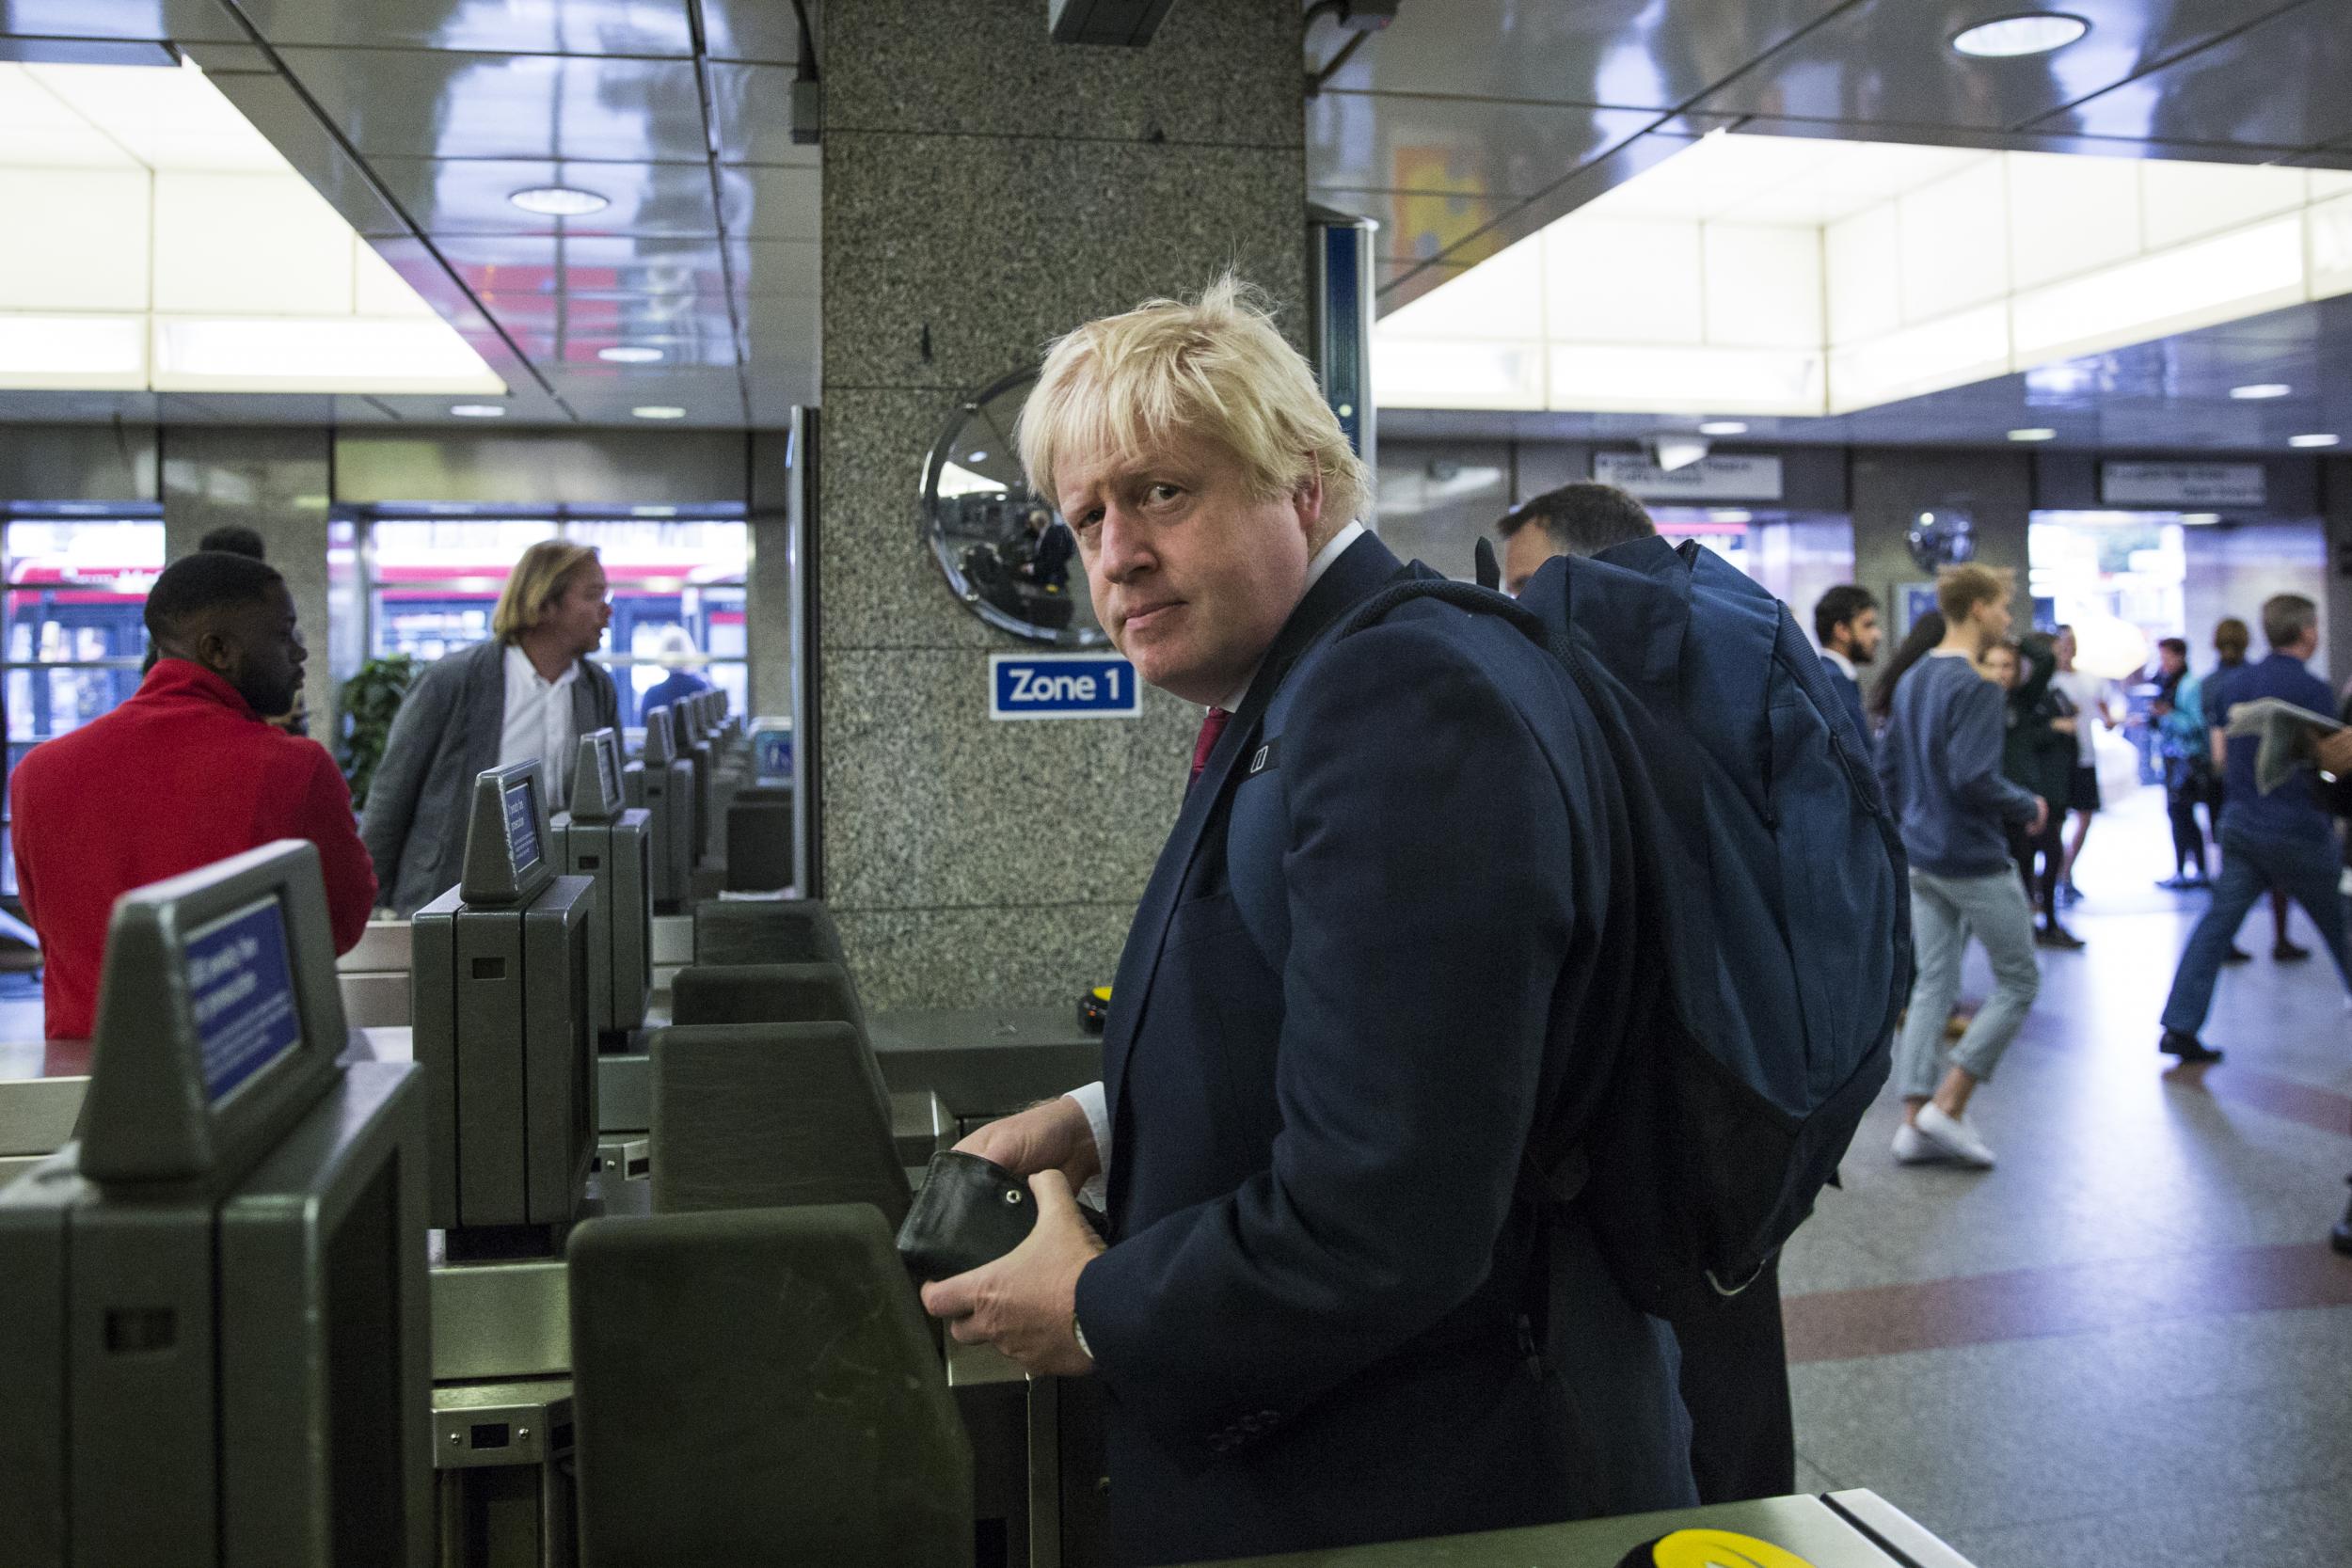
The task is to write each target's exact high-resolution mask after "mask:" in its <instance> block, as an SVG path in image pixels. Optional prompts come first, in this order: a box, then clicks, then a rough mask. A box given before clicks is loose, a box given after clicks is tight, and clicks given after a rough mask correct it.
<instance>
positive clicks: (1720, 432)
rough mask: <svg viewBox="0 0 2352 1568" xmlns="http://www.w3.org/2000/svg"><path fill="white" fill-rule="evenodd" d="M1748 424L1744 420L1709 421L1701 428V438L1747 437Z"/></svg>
mask: <svg viewBox="0 0 2352 1568" xmlns="http://www.w3.org/2000/svg"><path fill="white" fill-rule="evenodd" d="M1747 433H1748V427H1747V422H1746V421H1745V420H1706V421H1705V422H1704V423H1702V424H1701V425H1700V426H1699V434H1700V435H1701V436H1745V435H1746V434H1747Z"/></svg>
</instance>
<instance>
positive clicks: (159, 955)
mask: <svg viewBox="0 0 2352 1568" xmlns="http://www.w3.org/2000/svg"><path fill="white" fill-rule="evenodd" d="M331 930H332V927H331V925H330V923H329V921H328V918H327V910H326V890H325V887H324V884H323V883H322V881H321V879H320V872H319V859H318V850H317V848H316V847H315V846H313V845H310V844H309V843H306V842H303V841H299V840H280V841H279V842H278V843H276V844H272V845H267V846H264V847H262V848H259V849H255V850H251V851H249V852H247V853H246V854H243V855H238V856H235V857H233V858H231V859H230V860H226V861H222V862H220V863H217V864H215V865H211V866H207V867H205V868H203V869H202V870H199V871H195V872H191V873H189V874H188V875H186V876H183V877H178V878H174V879H170V880H168V881H164V882H158V883H155V884H153V885H151V886H150V887H145V888H140V889H137V890H135V891H134V892H132V893H129V894H126V895H124V896H123V898H122V899H121V901H120V902H119V903H118V904H117V905H116V906H115V911H114V916H113V921H112V924H111V925H110V927H109V928H108V932H107V941H106V961H105V967H104V970H103V974H102V976H101V979H100V1000H99V1009H98V1030H97V1042H98V1048H97V1052H96V1056H95V1061H94V1063H93V1071H92V1077H91V1083H90V1088H89V1094H88V1100H87V1117H86V1118H85V1121H84V1123H83V1127H84V1133H83V1136H82V1137H81V1139H80V1140H79V1141H78V1142H75V1143H70V1144H68V1145H66V1146H65V1147H64V1148H61V1149H59V1150H58V1151H57V1152H56V1153H55V1154H53V1155H51V1156H49V1157H48V1158H47V1159H46V1160H44V1161H43V1162H42V1163H41V1164H39V1165H37V1166H35V1167H34V1168H33V1169H32V1170H31V1171H28V1172H27V1173H25V1175H24V1176H23V1177H22V1178H21V1179H19V1180H17V1181H15V1182H14V1183H12V1184H11V1185H9V1186H8V1188H7V1189H6V1190H5V1191H0V1280H5V1281H6V1282H7V1296H8V1310H7V1311H6V1312H5V1313H0V1542H5V1543H6V1546H5V1547H4V1548H0V1554H4V1555H5V1556H6V1557H7V1560H8V1561H9V1562H10V1563H11V1564H26V1565H39V1568H114V1565H118V1564H119V1565H123V1568H134V1565H135V1568H243V1565H245V1564H250V1563H326V1562H332V1563H336V1564H338V1565H343V1564H367V1565H382V1568H424V1565H425V1564H426V1563H428V1562H429V1561H430V1560H431V1553H432V1546H433V1529H432V1513H431V1497H432V1493H431V1479H432V1470H431V1463H432V1460H431V1444H432V1437H431V1433H430V1431H429V1429H428V1427H427V1425H426V1421H425V1417H426V1415H427V1398H428V1388H429V1384H428V1354H429V1347H428V1344H427V1327H426V1312H425V1300H426V1287H425V1192H424V1174H423V1153H424V1148H423V1146H424V1137H425V1127H424V1115H423V1110H424V1106H423V1093H422V1085H421V1075H420V1073H419V1070H418V1069H416V1068H415V1067H413V1066H410V1065H408V1064H405V1063H389V1062H365V1063H359V1064H356V1065H353V1066H350V1067H347V1068H340V1069H339V1068H338V1067H337V1066H336V1065H335V1058H336V1056H337V1054H338V1053H340V1052H341V1051H342V1049H343V1046H344V1043H345V1028H344V1015H343V1010H342V998H341V994H340V992H339V991H338V990H337V986H336V981H335V952H334V946H333V943H332V942H331V940H330V936H329V933H330V931H331Z"/></svg>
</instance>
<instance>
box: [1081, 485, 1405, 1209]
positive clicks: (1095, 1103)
mask: <svg viewBox="0 0 2352 1568" xmlns="http://www.w3.org/2000/svg"><path fill="white" fill-rule="evenodd" d="M1363 536H1364V525H1363V524H1361V523H1359V522H1354V521H1350V522H1349V523H1348V525H1347V526H1346V527H1345V528H1343V529H1342V530H1340V531H1339V532H1337V533H1335V534H1333V535H1332V536H1331V541H1330V543H1329V544H1327V545H1326V546H1323V548H1321V549H1320V550H1317V551H1316V552H1315V558H1314V559H1313V560H1312V561H1311V562H1308V563H1307V588H1306V590H1305V591H1304V592H1302V593H1301V594H1300V595H1299V597H1300V598H1302V599H1303V598H1305V597H1306V594H1307V593H1311V592H1312V591H1313V589H1314V586H1315V584H1316V583H1318V582H1320V581H1322V580H1323V574H1324V573H1326V572H1327V571H1329V570H1330V569H1331V562H1335V561H1337V560H1338V559H1339V558H1340V557H1341V556H1343V555H1345V554H1346V553H1347V547H1348V546H1350V545H1353V544H1354V543H1356V541H1357V540H1359V539H1361V538H1362V537H1363ZM1261 662H1263V661H1261ZM1257 679H1258V672H1257V671H1256V670H1255V669H1253V670H1251V671H1250V672H1249V678H1248V680H1245V681H1243V682H1242V683H1241V686H1240V688H1239V689H1236V690H1235V691H1234V693H1233V694H1232V697H1231V698H1229V699H1228V700H1226V701H1225V702H1222V703H1219V704H1217V706H1218V707H1221V708H1223V709H1224V710H1225V711H1226V712H1228V713H1239V712H1240V711H1241V705H1242V704H1243V703H1245V702H1247V701H1248V699H1249V689H1250V687H1251V686H1252V685H1254V684H1256V682H1257ZM1062 1098H1063V1099H1065V1100H1074V1101H1077V1102H1078V1109H1080V1110H1082V1111H1084V1112H1085V1113H1086V1116H1087V1125H1088V1126H1089V1128H1091V1129H1093V1131H1094V1149H1095V1152H1096V1153H1097V1154H1099V1155H1100V1156H1101V1157H1102V1161H1103V1172H1104V1174H1103V1176H1098V1177H1096V1178H1095V1179H1094V1180H1092V1181H1089V1182H1088V1183H1087V1184H1086V1189H1085V1191H1084V1192H1083V1193H1081V1194H1080V1196H1083V1197H1085V1198H1086V1199H1087V1200H1088V1201H1089V1202H1090V1203H1094V1204H1098V1205H1099V1204H1102V1203H1103V1202H1104V1201H1105V1199H1104V1190H1105V1189H1104V1179H1105V1178H1106V1177H1107V1176H1108V1175H1109V1174H1110V1168H1111V1113H1110V1105H1109V1102H1108V1101H1107V1099H1106V1098H1105V1095H1104V1088H1103V1085H1102V1083H1101V1082H1100V1081H1099V1080H1098V1081H1096V1082H1094V1083H1091V1084H1089V1085H1087V1086H1086V1087H1084V1088H1082V1089H1073V1090H1071V1091H1070V1092H1069V1093H1068V1094H1067V1095H1065V1096H1063V1097H1062Z"/></svg>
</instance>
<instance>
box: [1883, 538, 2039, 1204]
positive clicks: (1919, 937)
mask: <svg viewBox="0 0 2352 1568" xmlns="http://www.w3.org/2000/svg"><path fill="white" fill-rule="evenodd" d="M2009 598H2010V578H2009V577H2008V575H2007V574H2005V573H2001V572H1995V571H1993V570H1990V569H1988V568H1986V567H1983V566H1975V565H1968V566H1950V567H1947V568H1946V569H1945V570H1944V572H1943V573H1942V575H1941V576H1940V577H1939V578H1937V580H1936V585H1935V604H1936V608H1937V609H1938V610H1942V611H1943V612H1944V626H1945V631H1944V641H1941V642H1939V643H1937V644H1936V645H1935V646H1934V647H1933V648H1931V649H1930V650H1929V652H1928V657H1925V658H1923V659H1921V660H1920V661H1919V662H1918V663H1916V664H1915V665H1913V666H1912V667H1911V670H1910V673H1907V674H1905V675H1904V676H1903V678H1902V682H1901V684H1900V685H1899V686H1897V687H1896V688H1895V703H1894V707H1893V709H1892V711H1891V713H1890V714H1889V717H1888V720H1887V727H1886V734H1885V736H1884V737H1883V739H1881V740H1880V742H1879V761H1878V771H1879V784H1880V786H1881V787H1882V788H1883V789H1884V790H1885V792H1886V803H1887V806H1888V807H1889V809H1891V810H1892V811H1893V812H1894V814H1895V820H1896V821H1897V823H1898V824H1899V825H1900V827H1901V830H1902V838H1903V850H1904V852H1905V853H1906V854H1907V855H1909V856H1910V858H1911V936H1912V942H1913V946H1914V950H1915V953H1916V956H1917V958H1918V964H1919V974H1918V978H1917V980H1916V981H1915V982H1914V984H1913V986H1912V990H1911V1006H1910V1010H1909V1011H1908V1012H1907V1013H1906V1014H1905V1015H1904V1021H1903V1031H1902V1034H1901V1035H1900V1036H1899V1037H1898V1038H1897V1039H1896V1042H1895V1082H1896V1085H1897V1086H1898V1087H1899V1089H1900V1090H1901V1091H1902V1096H1903V1101H1904V1105H1905V1116H1904V1118H1903V1122H1902V1124H1901V1125H1900V1126H1899V1127H1898V1128H1897V1129H1896V1130H1895V1158H1897V1159H1898V1160H1900V1161H1902V1162H1903V1163H1904V1164H1920V1163H1923V1162H1928V1161H1935V1160H1949V1161H1956V1162H1958V1163H1959V1164H1965V1165H1973V1166H1976V1167H1978V1168H1979V1169H1990V1168H1991V1167H1992V1164H1993V1150H1992V1149H1991V1148H1989V1147H1988V1146H1987V1145H1986V1143H1985V1141H1984V1138H1983V1136H1982V1135H1981V1134H1980V1133H1979V1132H1978V1131H1977V1129H1976V1128H1975V1126H1974V1125H1973V1124H1971V1123H1970V1122H1969V1121H1968V1119H1967V1111H1968V1101H1969V1097H1970V1096H1972V1095H1973V1094H1975V1093H1976V1089H1977V1085H1979V1084H1981V1083H1983V1082H1984V1081H1985V1080H1987V1079H1989V1078H1991V1077H1992V1076H1993V1069H1994V1066H1995V1065H1997V1064H1998V1063H1999V1061H2000V1059H2001V1053H2003V1052H2005V1051H2007V1050H2008V1049H2009V1044H2010V1041H2011V1040H2012V1039H2014V1038H2016V1037H2017V1030H2018V1028H2019V1026H2020V1025H2021V1024H2023V1023H2024V1022H2026V1009H2027V1008H2029V1007H2031V1006H2033V999H2034V997H2035V995H2036V994H2037V993H2038V992H2039V991H2040V990H2041V989H2042V966H2041V964H2040V963H2039V962H2038V961H2037V960H2036V958H2035V957H2034V950H2033V947H2034V943H2033V907H2032V906H2031V905H2030V904H2028V903H2026V893H2025V886H2024V884H2023V883H2022V882H2021V881H2020V880H2019V879H2018V876H2017V870H2016V867H2015V865H2014V863H2012V862H2011V861H2010V854H2009V830H2010V828H2011V827H2019V828H2025V829H2026V832H2028V834H2032V833H2039V832H2042V826H2043V825H2044V824H2045V823H2046V822H2047V821H2048V820H2049V815H2050V803H2049V802H2048V801H2047V800H2043V799H2042V797H2041V796H2039V795H2035V794H2033V793H2032V792H2031V791H2029V790H2026V789H2025V788H2023V787H2021V786H2019V785H2017V784H2011V783H2010V781H2009V779H2008V778H2006V777H2005V776H2004V775H2003V774H2002V771H2001V747H2002V743H2003V739H2004V737H2005V736H2006V734H2007V716H2006V711H2005V707H2004V695H2003V693H2002V690H2001V689H2000V688H1999V687H1997V686H1995V685H1994V684H1993V683H1992V682H1991V681H1989V680H1986V679H1984V678H1983V677H1982V676H1980V675H1979V673H1977V661H1978V660H1979V659H1980V658H1982V657H1984V655H1985V651H1986V650H1987V649H1989V648H1991V647H1992V646H1993V645H1994V644H1995V643H1996V642H1999V641H2002V639H2004V638H2006V637H2007V636H2008V635H2009V626H2010V609H2009ZM1971 930H1973V931H1974V932H1975V933H1976V937H1977V940H1978V941H1979V942H1982V943H1984V951H1985V957H1986V958H1990V959H1991V960H1992V962H1993V979H1994V990H1993V996H1992V999H1991V1000H1990V1001H1988V1002H1986V1003H1985V1005H1984V1006H1982V1007H1981V1008H1979V1010H1978V1013H1977V1016H1976V1018H1975V1020H1974V1021H1973V1022H1970V1024H1969V1025H1968V1030H1967V1033H1965V1034H1963V1035H1962V1036H1961V1037H1960V1040H1959V1043H1957V1044H1956V1045H1954V1046H1953V1047H1952V1052H1951V1061H1950V1063H1949V1065H1948V1066H1947V1067H1945V1068H1944V1069H1943V1070H1942V1071H1941V1072H1940V1073H1939V1072H1938V1070H1937V1069H1938V1060H1939V1055H1940V1053H1941V1051H1942V1047H1943V1044H1944V1021H1945V1020H1946V1019H1947V1018H1949V1017H1950V1016H1951V1013H1952V999H1953V997H1954V996H1956V995H1957V994H1958V993H1959V990H1960V961H1961V958H1962V956H1963V954H1964V953H1965V952H1966V951H1967V947H1968V935H1969V932H1970V931H1971Z"/></svg>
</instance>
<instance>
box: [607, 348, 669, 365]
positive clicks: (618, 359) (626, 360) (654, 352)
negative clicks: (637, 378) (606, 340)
mask: <svg viewBox="0 0 2352 1568" xmlns="http://www.w3.org/2000/svg"><path fill="white" fill-rule="evenodd" d="M596 357H597V358H599V359H609V360H611V361H612V363H613V364H615V365H650V364H652V363H653V362H654V361H655V360H657V359H660V358H664V357H666V352H665V351H664V350H661V349H658V348H646V347H644V346H643V345H641V344H637V343H615V344H613V345H612V347H611V348H600V349H598V350H596Z"/></svg>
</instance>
